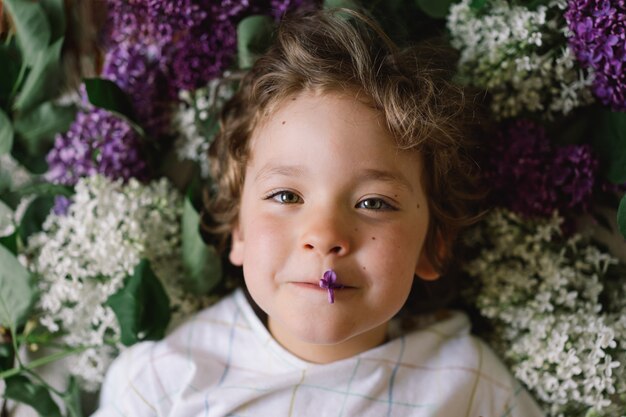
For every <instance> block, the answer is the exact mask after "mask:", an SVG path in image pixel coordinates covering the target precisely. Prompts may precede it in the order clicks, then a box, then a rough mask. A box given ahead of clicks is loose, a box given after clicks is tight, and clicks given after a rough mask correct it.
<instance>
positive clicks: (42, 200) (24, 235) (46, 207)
mask: <svg viewBox="0 0 626 417" xmlns="http://www.w3.org/2000/svg"><path fill="white" fill-rule="evenodd" d="M52 207H54V197H53V196H50V195H41V196H38V197H36V198H35V199H34V200H33V201H31V203H30V204H29V205H28V207H27V208H26V211H24V216H23V217H22V222H21V223H20V226H19V228H18V230H19V234H20V238H21V239H22V242H26V241H27V240H28V238H29V237H30V235H32V234H34V233H37V232H39V231H41V227H42V225H43V222H44V221H45V220H46V218H47V217H48V215H49V214H50V212H51V211H52Z"/></svg>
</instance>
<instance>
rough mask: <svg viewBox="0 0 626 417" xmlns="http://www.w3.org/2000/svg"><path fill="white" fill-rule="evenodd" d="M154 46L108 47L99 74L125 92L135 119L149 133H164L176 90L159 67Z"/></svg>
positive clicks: (126, 45) (166, 130)
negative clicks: (131, 105)
mask: <svg viewBox="0 0 626 417" xmlns="http://www.w3.org/2000/svg"><path fill="white" fill-rule="evenodd" d="M157 55H158V53H157V52H155V50H154V48H151V47H146V46H145V45H141V44H131V43H120V44H118V45H115V47H113V48H112V49H110V50H109V51H108V52H107V54H106V56H105V62H104V68H103V70H102V77H103V78H107V79H110V80H111V81H114V82H115V83H116V84H117V85H118V87H120V88H121V89H122V90H124V91H125V92H126V94H128V96H129V97H130V99H131V102H132V104H133V109H134V111H135V113H136V116H137V119H138V120H139V122H140V123H141V125H142V126H143V127H144V129H145V130H146V132H148V134H149V135H150V136H155V137H158V136H160V135H162V134H166V133H168V130H169V128H170V127H169V126H170V117H171V112H172V101H173V100H174V99H175V97H176V91H175V90H174V89H173V88H172V87H171V86H170V84H169V81H168V77H167V74H165V73H164V72H163V70H162V69H161V64H160V62H159V61H158V60H157V59H156V56H157Z"/></svg>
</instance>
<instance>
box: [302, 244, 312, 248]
mask: <svg viewBox="0 0 626 417" xmlns="http://www.w3.org/2000/svg"><path fill="white" fill-rule="evenodd" d="M304 248H305V249H313V245H311V244H310V243H307V244H305V245H304Z"/></svg>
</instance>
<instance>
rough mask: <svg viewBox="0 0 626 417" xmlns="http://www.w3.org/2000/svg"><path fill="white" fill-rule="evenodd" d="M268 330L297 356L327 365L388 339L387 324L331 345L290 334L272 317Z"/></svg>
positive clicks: (371, 347)
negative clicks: (305, 339) (311, 341)
mask: <svg viewBox="0 0 626 417" xmlns="http://www.w3.org/2000/svg"><path fill="white" fill-rule="evenodd" d="M268 328H269V331H270V333H271V334H272V336H274V339H276V341H277V342H278V343H280V344H281V345H282V346H283V347H284V348H285V349H287V350H288V351H289V352H291V353H292V354H294V355H295V356H297V357H299V358H300V359H303V360H305V361H307V362H312V363H318V364H325V363H331V362H335V361H338V360H342V359H347V358H350V357H353V356H356V355H358V354H360V353H363V352H365V351H367V350H369V349H373V348H375V347H376V346H379V345H381V344H383V343H384V342H385V341H386V339H387V323H386V322H385V323H383V324H381V325H380V326H378V327H375V328H373V329H371V330H368V331H366V332H364V333H361V334H358V335H356V336H353V337H351V338H350V339H347V340H344V341H341V342H338V343H330V344H322V343H310V342H307V341H304V340H302V339H300V338H298V337H295V336H294V335H293V334H291V333H289V332H288V331H287V330H286V329H284V328H283V327H282V326H280V324H278V323H276V322H275V321H274V320H272V318H271V317H270V318H269V320H268Z"/></svg>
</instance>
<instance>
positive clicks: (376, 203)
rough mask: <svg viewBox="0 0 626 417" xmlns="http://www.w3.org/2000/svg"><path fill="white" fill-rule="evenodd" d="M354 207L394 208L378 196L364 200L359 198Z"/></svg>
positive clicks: (369, 208) (372, 208)
mask: <svg viewBox="0 0 626 417" xmlns="http://www.w3.org/2000/svg"><path fill="white" fill-rule="evenodd" d="M356 207H357V208H364V209H368V210H395V207H393V206H391V205H390V204H388V203H386V202H385V201H384V200H382V199H380V198H366V199H365V200H361V201H360V202H359V203H358V204H357V205H356Z"/></svg>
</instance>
